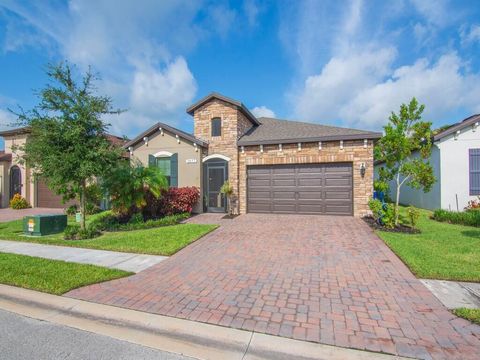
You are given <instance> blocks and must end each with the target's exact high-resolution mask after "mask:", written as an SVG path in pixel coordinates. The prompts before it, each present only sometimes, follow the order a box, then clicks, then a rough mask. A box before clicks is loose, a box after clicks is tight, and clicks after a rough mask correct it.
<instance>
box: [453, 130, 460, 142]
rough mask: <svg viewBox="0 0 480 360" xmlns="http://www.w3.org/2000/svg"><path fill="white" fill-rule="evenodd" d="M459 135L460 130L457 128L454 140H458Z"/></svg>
mask: <svg viewBox="0 0 480 360" xmlns="http://www.w3.org/2000/svg"><path fill="white" fill-rule="evenodd" d="M458 135H460V130H457V131H456V132H455V135H453V139H454V140H458Z"/></svg>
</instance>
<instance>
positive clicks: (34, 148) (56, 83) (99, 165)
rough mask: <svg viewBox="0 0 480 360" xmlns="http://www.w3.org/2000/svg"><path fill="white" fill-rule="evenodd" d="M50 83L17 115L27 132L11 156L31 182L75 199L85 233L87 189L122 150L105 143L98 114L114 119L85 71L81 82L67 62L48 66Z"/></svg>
mask: <svg viewBox="0 0 480 360" xmlns="http://www.w3.org/2000/svg"><path fill="white" fill-rule="evenodd" d="M47 75H48V77H49V80H50V81H49V83H48V84H47V85H46V86H45V88H44V89H42V90H40V91H39V93H38V94H37V95H38V97H39V104H38V105H37V106H36V107H34V108H33V110H30V111H28V112H24V111H23V110H21V112H20V113H16V115H18V117H19V121H18V123H19V124H20V125H22V126H28V127H29V128H30V131H31V133H30V136H29V138H28V141H27V142H26V143H25V145H23V146H20V147H16V148H15V149H14V151H15V152H16V153H17V155H18V156H19V157H20V159H21V161H22V162H23V163H24V164H26V166H29V167H30V168H31V169H32V170H33V173H34V176H35V177H38V176H40V177H41V178H42V179H45V181H46V182H47V184H48V186H49V188H50V189H52V190H53V191H54V192H56V193H57V194H59V195H62V197H63V200H64V201H67V200H70V199H74V198H78V199H79V200H80V212H81V214H82V222H81V228H82V229H84V228H85V215H86V211H85V207H86V196H87V186H88V184H89V183H92V182H94V181H95V179H96V178H98V177H102V176H104V175H105V174H106V173H108V171H110V169H112V167H114V166H115V165H116V164H117V162H118V160H119V158H120V157H121V149H120V148H118V147H115V146H114V145H112V144H111V142H110V141H109V140H108V139H107V138H106V136H105V134H106V129H107V127H108V125H107V124H106V123H104V122H103V121H102V115H106V114H118V113H120V112H121V111H120V110H115V109H113V108H112V102H111V99H110V98H109V97H107V96H99V95H96V94H95V88H94V86H93V82H94V81H95V80H97V78H96V77H95V76H94V75H93V74H92V72H91V71H90V69H89V70H88V71H87V72H86V73H85V74H84V76H83V77H82V79H81V80H77V79H76V78H75V76H74V75H73V74H72V68H71V66H70V65H69V64H68V63H62V64H60V65H49V66H48V67H47Z"/></svg>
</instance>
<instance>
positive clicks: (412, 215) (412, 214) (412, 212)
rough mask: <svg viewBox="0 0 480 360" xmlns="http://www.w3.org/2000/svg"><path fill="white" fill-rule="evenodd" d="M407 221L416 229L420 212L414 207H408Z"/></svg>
mask: <svg viewBox="0 0 480 360" xmlns="http://www.w3.org/2000/svg"><path fill="white" fill-rule="evenodd" d="M407 215H408V219H409V220H410V225H411V227H412V228H414V229H415V228H416V227H417V223H418V219H419V218H420V211H419V210H418V209H417V208H416V207H415V206H409V207H408V208H407Z"/></svg>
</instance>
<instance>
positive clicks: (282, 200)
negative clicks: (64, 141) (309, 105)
mask: <svg viewBox="0 0 480 360" xmlns="http://www.w3.org/2000/svg"><path fill="white" fill-rule="evenodd" d="M187 113H188V114H190V115H192V116H193V127H194V132H193V135H191V134H187V133H185V132H183V131H181V130H178V129H175V128H173V127H171V126H168V125H166V124H162V123H158V124H156V125H154V126H152V127H151V128H150V129H148V130H146V131H145V132H143V133H142V134H140V135H138V136H137V137H136V138H135V139H133V140H131V141H130V142H128V143H127V144H125V148H126V149H128V150H129V152H130V156H131V157H132V158H134V159H135V158H136V159H138V160H140V161H141V162H142V163H144V164H145V165H147V164H148V165H149V166H158V167H159V168H161V169H162V171H163V172H164V174H165V175H166V176H167V177H168V179H169V182H170V185H171V186H179V187H182V186H196V187H198V188H199V189H200V191H201V194H202V201H201V203H199V204H197V206H196V209H195V211H197V212H201V211H209V212H225V211H226V201H225V198H224V196H223V195H222V194H221V193H220V187H221V186H222V184H223V183H224V182H225V181H226V180H228V181H229V182H230V184H231V185H232V186H233V189H234V197H235V199H236V200H235V202H234V206H235V208H236V211H237V212H239V213H242V214H243V213H246V212H261V213H286V214H290V213H301V214H332V215H355V216H362V215H364V214H366V213H367V212H368V200H369V198H370V197H371V196H372V192H373V190H372V185H373V145H374V141H375V140H376V139H378V138H380V137H381V134H380V133H375V132H370V131H363V130H354V129H347V128H340V127H334V126H325V125H318V124H312V123H305V122H296V121H287V120H278V119H271V118H256V117H255V116H254V115H253V114H252V113H251V112H250V111H249V110H248V109H247V108H246V107H245V106H244V105H243V104H242V103H241V102H239V101H236V100H233V99H230V98H227V97H225V96H223V95H220V94H217V93H212V94H210V95H208V96H206V97H204V98H203V99H201V100H199V101H198V102H197V103H195V104H193V105H192V106H190V107H189V108H188V109H187Z"/></svg>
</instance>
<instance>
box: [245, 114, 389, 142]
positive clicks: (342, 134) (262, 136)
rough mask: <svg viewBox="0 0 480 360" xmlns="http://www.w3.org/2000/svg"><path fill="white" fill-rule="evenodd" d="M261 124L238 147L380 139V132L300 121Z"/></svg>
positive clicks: (263, 118) (269, 120)
mask: <svg viewBox="0 0 480 360" xmlns="http://www.w3.org/2000/svg"><path fill="white" fill-rule="evenodd" d="M258 120H259V122H260V123H261V124H260V125H259V126H255V127H253V128H252V129H250V130H249V131H248V132H247V133H246V134H245V135H243V136H242V137H241V138H240V140H239V141H238V145H258V144H265V145H266V144H279V143H283V144H286V143H296V142H309V141H329V140H354V139H379V138H380V137H381V136H382V134H381V133H378V132H372V131H365V130H356V129H349V128H342V127H337V126H328V125H319V124H313V123H306V122H300V121H290V120H280V119H273V118H265V117H262V118H259V119H258Z"/></svg>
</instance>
